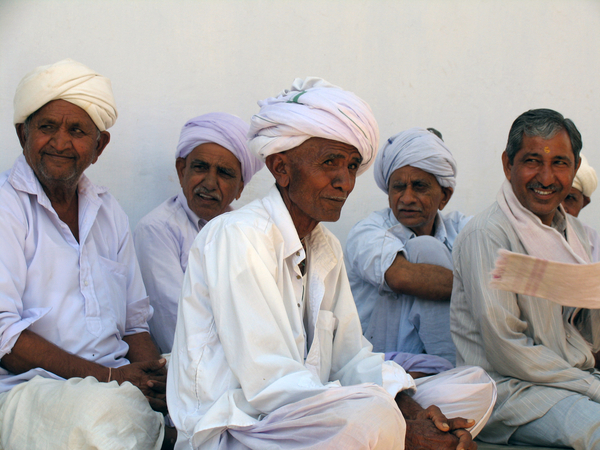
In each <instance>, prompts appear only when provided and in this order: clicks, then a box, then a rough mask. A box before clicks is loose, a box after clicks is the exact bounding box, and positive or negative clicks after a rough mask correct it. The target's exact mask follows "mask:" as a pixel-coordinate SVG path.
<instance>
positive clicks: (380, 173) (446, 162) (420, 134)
mask: <svg viewBox="0 0 600 450" xmlns="http://www.w3.org/2000/svg"><path fill="white" fill-rule="evenodd" d="M404 166H411V167H416V168H417V169H421V170H423V171H425V172H427V173H430V174H432V175H434V176H435V178H436V180H437V182H438V183H439V184H440V186H442V187H451V188H454V186H456V161H455V160H454V157H453V156H452V153H450V150H448V147H446V144H444V141H442V140H441V139H440V138H438V137H437V136H436V135H435V134H433V133H431V132H430V131H427V130H426V129H425V128H411V129H410V130H406V131H403V132H401V133H398V134H396V135H395V136H392V137H391V138H389V139H388V140H387V141H386V143H385V145H384V146H383V148H382V149H381V150H380V152H379V155H377V159H376V160H375V182H376V183H377V186H379V188H380V189H381V190H382V191H383V192H385V193H386V194H387V193H388V184H389V182H390V177H391V176H392V174H393V173H394V172H395V171H396V170H398V169H400V168H402V167H404Z"/></svg>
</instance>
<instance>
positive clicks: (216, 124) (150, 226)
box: [134, 113, 264, 353]
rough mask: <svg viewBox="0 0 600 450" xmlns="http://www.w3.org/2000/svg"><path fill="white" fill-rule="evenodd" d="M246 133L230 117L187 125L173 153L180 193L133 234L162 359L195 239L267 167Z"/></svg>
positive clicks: (244, 126) (239, 121)
mask: <svg viewBox="0 0 600 450" xmlns="http://www.w3.org/2000/svg"><path fill="white" fill-rule="evenodd" d="M247 133H248V124H246V123H245V122H244V121H243V120H242V119H240V118H238V117H236V116H233V115H231V114H226V113H209V114H204V115H201V116H198V117H194V118H193V119H190V120H188V121H187V122H186V124H185V125H184V126H183V128H182V129H181V135H180V137H179V143H178V145H177V151H176V153H175V168H176V169H177V175H178V176H179V183H180V185H181V191H180V192H179V194H177V195H175V196H174V197H171V198H169V199H167V200H166V201H165V202H164V203H162V204H161V205H159V206H158V207H157V208H156V209H154V210H153V211H151V212H150V213H149V214H148V215H146V216H145V217H144V218H143V219H142V220H141V221H140V222H139V224H138V226H137V227H136V229H135V232H134V241H135V248H136V252H137V255H138V259H139V261H140V268H141V270H142V277H143V278H144V284H145V285H146V290H147V291H148V295H149V296H150V304H151V305H152V307H153V308H154V315H153V316H152V319H151V320H150V332H151V333H152V336H153V337H154V339H155V341H156V343H157V344H158V346H159V347H160V350H161V351H162V352H163V353H170V352H171V348H172V346H173V336H174V334H175V322H176V320H177V303H178V301H179V294H180V293H181V285H182V284H183V274H184V273H185V269H186V268H187V265H188V253H189V251H190V247H191V246H192V243H193V242H194V239H195V238H196V236H197V234H198V232H199V231H200V230H201V229H202V227H204V225H206V223H207V222H208V221H209V220H211V219H213V218H214V217H216V216H218V215H220V214H223V213H224V212H227V211H231V207H230V206H229V205H230V204H231V202H233V201H234V200H237V199H238V198H240V195H241V194H242V190H243V189H244V186H245V185H247V184H248V183H249V182H250V180H251V179H252V177H253V176H254V174H255V173H256V172H257V171H259V170H260V169H261V168H262V167H263V166H264V163H263V162H262V161H261V160H260V159H259V158H257V157H256V156H255V155H253V154H252V153H250V152H249V151H248V147H247V146H246V134H247Z"/></svg>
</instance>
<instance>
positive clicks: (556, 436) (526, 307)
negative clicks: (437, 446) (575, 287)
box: [451, 109, 600, 449]
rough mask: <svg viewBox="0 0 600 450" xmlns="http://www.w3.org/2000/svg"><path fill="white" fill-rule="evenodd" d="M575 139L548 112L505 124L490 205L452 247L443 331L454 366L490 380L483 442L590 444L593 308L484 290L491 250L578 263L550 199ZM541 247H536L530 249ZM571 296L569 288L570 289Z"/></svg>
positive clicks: (572, 238)
mask: <svg viewBox="0 0 600 450" xmlns="http://www.w3.org/2000/svg"><path fill="white" fill-rule="evenodd" d="M581 145H582V144H581V135H580V134H579V131H578V130H577V128H576V127H575V125H574V124H573V122H572V121H570V120H569V119H565V118H564V117H563V116H562V115H561V114H559V113H557V112H556V111H552V110H547V109H540V110H532V111H528V112H526V113H524V114H522V115H521V116H519V117H518V118H517V120H515V122H514V123H513V125H512V127H511V130H510V133H509V137H508V143H507V147H506V151H505V152H504V153H503V154H502V163H503V168H504V173H505V175H506V178H507V180H506V181H505V182H504V184H503V186H502V188H501V190H500V192H499V194H498V197H497V201H496V202H495V203H494V204H493V205H492V206H490V207H489V208H488V209H486V210H485V211H483V212H482V213H480V214H479V215H477V216H475V218H473V219H472V220H471V221H470V222H469V223H468V224H467V225H466V226H465V228H464V229H463V230H462V232H461V233H460V235H459V236H458V238H457V240H456V241H455V244H454V251H453V257H454V285H453V291H452V301H451V331H452V337H453V339H454V343H455V344H456V349H457V364H458V365H465V364H468V365H478V366H481V367H483V368H484V369H485V370H486V371H487V372H488V373H489V374H490V375H491V376H492V378H494V379H495V381H496V383H497V387H498V401H497V403H496V407H495V410H494V412H493V414H492V417H491V418H490V420H489V422H488V424H487V425H486V427H485V428H484V430H483V431H482V432H481V434H480V435H479V436H480V438H481V439H482V440H485V441H488V442H493V443H511V444H521V445H528V444H534V445H544V446H550V447H551V446H557V447H563V446H564V447H573V448H575V449H592V448H600V429H599V427H598V423H599V422H600V404H599V402H600V372H599V371H598V370H597V369H596V368H595V367H598V363H597V362H596V361H595V358H594V355H593V352H597V351H598V348H599V347H600V340H599V339H598V337H597V336H593V335H594V334H596V335H597V334H598V333H597V332H596V333H592V331H593V330H594V329H596V330H598V326H599V325H600V323H599V322H600V321H599V320H598V310H585V309H583V310H581V309H579V308H578V309H575V308H566V307H563V306H561V305H559V304H557V303H553V302H551V301H549V300H547V299H543V298H536V297H531V296H527V295H521V294H515V293H513V292H508V291H503V290H497V289H492V288H491V287H490V278H491V276H490V272H491V271H492V269H493V268H494V263H495V261H496V258H497V256H498V250H500V249H505V250H508V251H511V252H514V253H521V254H527V255H530V256H534V257H537V258H544V259H547V260H551V261H559V262H572V263H574V264H586V263H589V262H590V245H589V241H588V238H587V235H586V233H585V230H584V228H583V226H582V224H581V223H580V222H579V221H578V220H577V219H576V218H574V217H572V216H570V215H568V214H566V213H565V211H564V209H563V207H562V206H560V203H561V202H562V201H563V200H564V198H565V197H566V196H567V195H568V194H569V190H570V188H571V184H572V182H573V178H574V177H575V173H576V172H577V169H578V167H579V164H580V158H579V152H580V150H581ZM540 244H541V245H540ZM574 295H576V293H574Z"/></svg>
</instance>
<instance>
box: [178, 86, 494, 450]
mask: <svg viewBox="0 0 600 450" xmlns="http://www.w3.org/2000/svg"><path fill="white" fill-rule="evenodd" d="M259 105H260V106H261V110H260V112H259V113H258V114H257V115H255V116H254V117H253V118H252V122H251V126H250V131H249V137H250V141H249V147H250V149H251V151H253V152H255V153H256V154H257V155H259V156H260V157H261V158H264V159H265V160H266V165H267V168H268V169H269V171H270V172H271V174H272V175H273V176H274V178H275V185H274V186H273V187H272V188H271V190H270V192H269V193H268V195H267V196H266V197H265V198H263V199H261V200H257V201H254V202H253V203H250V204H249V205H247V206H245V207H243V208H240V209H239V210H237V211H233V212H231V213H229V214H224V215H221V216H219V217H216V218H215V219H214V220H212V221H211V222H210V223H208V224H207V225H206V226H205V227H204V228H203V229H202V230H201V231H200V234H199V235H198V238H197V239H196V241H195V242H194V244H193V245H192V248H191V250H190V256H189V266H188V270H187V271H186V274H185V278H184V284H183V290H182V295H181V301H180V305H179V311H178V320H177V328H176V332H175V341H174V344H173V352H172V361H171V366H170V367H171V368H170V370H171V372H170V374H169V379H168V381H167V393H168V398H169V400H168V401H169V412H170V415H171V418H172V419H173V421H174V423H175V424H176V426H177V428H178V431H179V434H178V441H177V448H178V449H182V450H183V449H190V448H193V449H199V448H202V449H206V450H209V449H248V448H251V449H262V448H278V449H282V450H284V449H302V448H310V449H314V450H316V449H332V448H356V449H359V448H370V449H392V448H393V449H402V448H404V446H405V443H406V448H409V449H410V448H430V449H457V448H458V449H473V448H475V444H473V442H472V440H471V435H470V433H469V432H468V431H467V430H465V429H464V427H478V426H479V425H482V424H483V423H484V422H485V420H486V418H485V412H486V411H488V410H489V411H491V406H490V405H491V404H493V399H494V387H493V383H491V381H490V380H489V378H488V377H487V375H486V374H485V373H484V372H483V371H481V370H480V369H475V370H474V371H473V373H475V374H477V375H478V383H475V384H473V385H472V386H469V388H471V389H470V390H469V392H468V393H467V392H463V393H461V395H467V396H469V397H470V398H471V400H470V404H471V406H472V407H471V408H468V409H460V406H462V405H463V404H462V403H461V402H460V401H457V402H454V401H449V399H448V398H444V401H445V402H446V403H445V404H444V406H443V407H442V409H443V410H444V412H445V413H446V416H448V417H455V416H456V415H458V414H456V412H457V411H462V412H464V413H465V414H464V415H465V416H466V417H472V418H473V419H475V420H472V421H468V420H466V419H461V418H456V419H447V418H446V417H445V416H444V415H443V414H442V413H441V412H440V409H438V408H437V407H435V406H432V405H433V404H434V403H435V400H436V398H437V397H438V396H439V393H440V392H442V391H444V390H450V391H456V389H455V383H453V382H452V380H447V381H448V383H446V384H444V383H442V382H439V380H431V382H430V383H429V384H428V385H420V386H419V388H418V391H417V393H416V394H415V393H414V389H415V382H414V380H413V379H412V377H411V376H410V375H408V374H407V373H406V372H405V371H404V370H403V369H402V368H401V367H400V366H398V365H397V364H395V363H393V362H390V361H388V362H384V360H383V355H382V354H377V353H372V352H371V345H370V344H369V343H368V341H367V340H366V339H364V337H363V336H362V332H361V328H360V321H359V318H358V315H357V313H356V308H355V306H354V301H353V299H352V294H351V291H350V286H349V283H348V278H347V276H346V270H345V267H344V261H343V256H342V251H341V247H340V244H339V241H338V240H337V239H336V238H335V237H334V236H333V234H332V233H331V232H329V231H328V230H327V229H326V228H325V227H324V226H323V225H322V224H321V223H320V222H323V221H336V220H338V219H339V217H340V214H341V210H342V207H343V205H344V203H345V202H346V200H347V198H348V196H349V195H350V193H351V192H352V190H353V189H354V184H355V180H356V177H357V176H358V175H359V174H361V173H362V172H364V171H365V170H366V169H367V168H368V167H369V165H370V164H371V163H372V161H373V160H374V157H375V153H376V150H377V141H378V128H377V123H376V122H375V119H374V117H373V114H372V112H371V110H370V108H369V106H368V105H367V104H366V103H365V102H364V101H362V100H361V99H359V98H358V97H356V96H355V95H354V94H352V93H350V92H347V91H344V90H342V89H340V88H338V87H335V86H332V85H330V84H329V83H327V82H325V81H324V80H321V79H318V78H309V79H307V80H300V79H297V80H296V81H295V82H294V84H293V86H292V88H291V89H290V90H286V91H284V92H282V93H281V94H280V95H278V96H277V97H274V98H269V99H267V100H264V101H262V102H259ZM458 378H459V377H458V376H457V377H456V383H460V380H459V379H458ZM458 397H460V395H458V396H457V398H458ZM482 398H486V400H487V403H485V402H483V403H485V404H484V405H483V408H481V405H480V404H479V403H478V401H479V400H480V399H482ZM424 408H425V409H424ZM401 411H402V412H401ZM471 414H472V416H471Z"/></svg>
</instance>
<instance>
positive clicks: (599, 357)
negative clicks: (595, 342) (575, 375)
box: [594, 352, 600, 369]
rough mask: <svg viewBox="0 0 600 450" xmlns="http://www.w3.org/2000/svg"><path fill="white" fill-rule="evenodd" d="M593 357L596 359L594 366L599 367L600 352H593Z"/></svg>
mask: <svg viewBox="0 0 600 450" xmlns="http://www.w3.org/2000/svg"><path fill="white" fill-rule="evenodd" d="M594 359H595V360H596V365H595V366H594V367H595V368H596V369H600V352H596V353H594Z"/></svg>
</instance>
